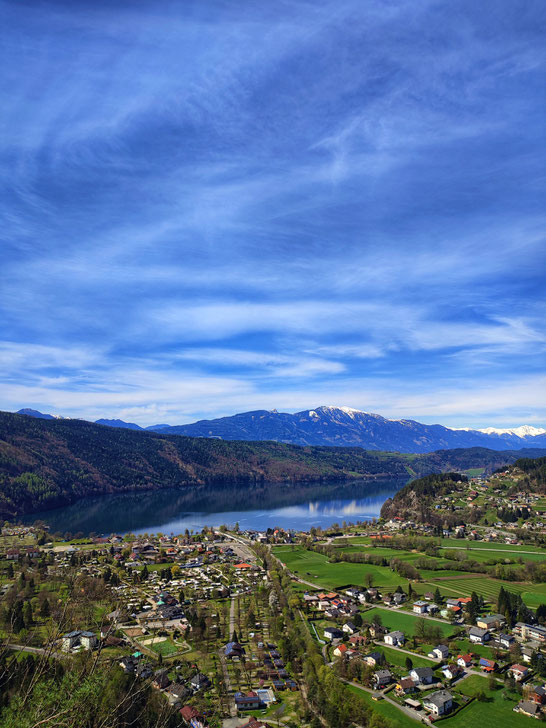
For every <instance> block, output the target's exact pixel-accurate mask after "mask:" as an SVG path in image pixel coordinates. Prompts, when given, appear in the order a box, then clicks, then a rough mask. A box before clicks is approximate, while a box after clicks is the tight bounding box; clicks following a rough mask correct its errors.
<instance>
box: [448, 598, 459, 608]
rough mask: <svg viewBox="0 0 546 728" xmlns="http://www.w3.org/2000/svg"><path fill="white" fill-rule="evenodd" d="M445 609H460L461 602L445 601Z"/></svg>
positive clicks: (456, 600) (457, 600)
mask: <svg viewBox="0 0 546 728" xmlns="http://www.w3.org/2000/svg"><path fill="white" fill-rule="evenodd" d="M446 607H447V608H448V609H460V607H461V600H460V599H452V598H450V599H447V600H446Z"/></svg>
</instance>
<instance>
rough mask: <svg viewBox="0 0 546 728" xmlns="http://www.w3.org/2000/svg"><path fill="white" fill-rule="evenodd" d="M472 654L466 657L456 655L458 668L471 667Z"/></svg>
mask: <svg viewBox="0 0 546 728" xmlns="http://www.w3.org/2000/svg"><path fill="white" fill-rule="evenodd" d="M473 656H474V655H472V653H470V654H468V655H457V665H459V666H460V667H472V658H473Z"/></svg>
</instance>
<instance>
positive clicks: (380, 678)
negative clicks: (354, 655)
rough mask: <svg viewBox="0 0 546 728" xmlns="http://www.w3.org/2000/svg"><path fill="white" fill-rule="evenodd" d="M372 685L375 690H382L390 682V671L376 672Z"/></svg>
mask: <svg viewBox="0 0 546 728" xmlns="http://www.w3.org/2000/svg"><path fill="white" fill-rule="evenodd" d="M373 680H374V685H375V687H376V688H384V687H385V686H386V685H389V684H390V683H391V682H392V675H391V671H390V670H378V671H377V672H376V673H374V676H373Z"/></svg>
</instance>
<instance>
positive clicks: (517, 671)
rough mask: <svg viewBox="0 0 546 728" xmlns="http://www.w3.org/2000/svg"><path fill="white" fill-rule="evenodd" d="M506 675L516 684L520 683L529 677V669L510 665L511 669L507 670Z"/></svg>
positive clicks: (523, 666)
mask: <svg viewBox="0 0 546 728" xmlns="http://www.w3.org/2000/svg"><path fill="white" fill-rule="evenodd" d="M508 673H509V674H511V675H512V677H513V678H514V680H515V681H516V682H521V681H522V680H525V678H526V677H527V675H529V668H528V667H525V665H512V667H509V668H508Z"/></svg>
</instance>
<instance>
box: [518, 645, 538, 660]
mask: <svg viewBox="0 0 546 728" xmlns="http://www.w3.org/2000/svg"><path fill="white" fill-rule="evenodd" d="M534 653H535V650H534V649H533V648H532V647H522V648H521V657H522V658H523V662H531V660H532V659H533V655H534Z"/></svg>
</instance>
